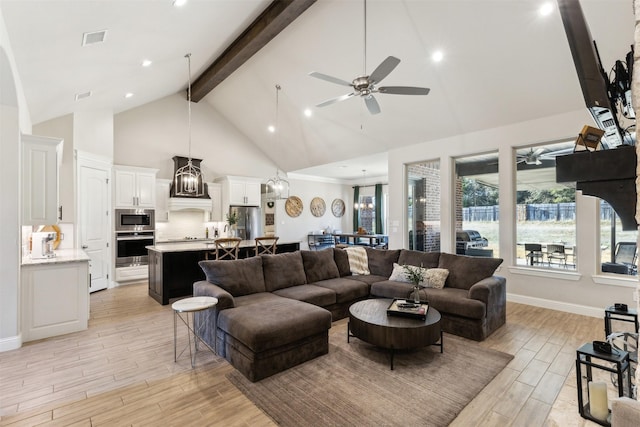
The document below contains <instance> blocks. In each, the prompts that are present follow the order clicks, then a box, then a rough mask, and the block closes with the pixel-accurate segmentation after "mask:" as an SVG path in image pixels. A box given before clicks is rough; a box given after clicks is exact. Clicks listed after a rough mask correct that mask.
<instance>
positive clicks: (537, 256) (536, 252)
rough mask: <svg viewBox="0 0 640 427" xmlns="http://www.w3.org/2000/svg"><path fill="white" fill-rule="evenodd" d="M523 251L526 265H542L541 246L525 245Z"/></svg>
mask: <svg viewBox="0 0 640 427" xmlns="http://www.w3.org/2000/svg"><path fill="white" fill-rule="evenodd" d="M524 250H525V252H527V264H529V265H535V264H542V262H543V254H542V245H541V244H540V243H525V244H524Z"/></svg>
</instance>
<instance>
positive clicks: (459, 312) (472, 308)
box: [426, 288, 487, 319]
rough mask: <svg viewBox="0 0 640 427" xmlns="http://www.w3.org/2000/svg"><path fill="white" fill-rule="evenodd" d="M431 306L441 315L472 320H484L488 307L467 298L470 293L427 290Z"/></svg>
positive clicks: (449, 290) (445, 289)
mask: <svg viewBox="0 0 640 427" xmlns="http://www.w3.org/2000/svg"><path fill="white" fill-rule="evenodd" d="M426 292H427V301H429V305H430V306H431V307H433V308H435V309H436V310H438V311H439V312H441V313H447V314H452V315H455V316H460V317H467V318H470V319H484V318H485V317H486V315H487V306H486V305H485V304H484V303H483V302H482V301H478V300H475V299H470V298H468V297H467V295H468V291H466V290H464V289H456V288H444V289H433V288H427V289H426Z"/></svg>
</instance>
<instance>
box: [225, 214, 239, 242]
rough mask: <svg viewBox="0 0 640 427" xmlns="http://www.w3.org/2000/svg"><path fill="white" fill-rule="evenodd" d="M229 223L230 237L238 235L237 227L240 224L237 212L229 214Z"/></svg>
mask: <svg viewBox="0 0 640 427" xmlns="http://www.w3.org/2000/svg"><path fill="white" fill-rule="evenodd" d="M227 224H229V237H236V228H237V224H238V213H237V212H231V214H227Z"/></svg>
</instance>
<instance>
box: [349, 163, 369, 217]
mask: <svg viewBox="0 0 640 427" xmlns="http://www.w3.org/2000/svg"><path fill="white" fill-rule="evenodd" d="M362 187H370V186H368V185H367V170H366V169H362ZM353 207H354V209H365V208H366V209H373V203H371V202H369V203H364V202H359V203H358V202H355V203H354V204H353Z"/></svg>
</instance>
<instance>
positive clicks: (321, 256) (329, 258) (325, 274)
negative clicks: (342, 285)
mask: <svg viewBox="0 0 640 427" xmlns="http://www.w3.org/2000/svg"><path fill="white" fill-rule="evenodd" d="M300 253H301V254H302V263H303V265H304V272H305V274H306V275H307V283H314V282H319V281H320V280H326V279H335V278H337V277H340V272H339V271H338V266H337V265H336V262H335V261H334V260H333V249H331V248H328V249H323V250H321V251H300Z"/></svg>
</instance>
